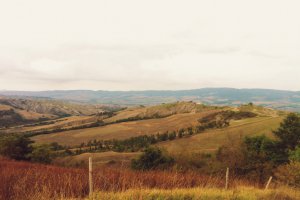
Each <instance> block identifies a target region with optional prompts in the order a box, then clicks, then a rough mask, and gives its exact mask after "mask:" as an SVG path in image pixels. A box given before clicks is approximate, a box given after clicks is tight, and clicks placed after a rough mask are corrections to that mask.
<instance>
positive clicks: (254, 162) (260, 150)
mask: <svg viewBox="0 0 300 200" xmlns="http://www.w3.org/2000/svg"><path fill="white" fill-rule="evenodd" d="M244 144H245V151H244V154H245V162H246V165H245V166H244V169H245V171H246V172H247V173H253V175H254V176H257V177H258V178H259V180H260V182H263V181H264V180H265V178H266V177H267V176H269V175H270V172H271V169H273V168H274V166H276V165H275V163H276V161H277V157H276V151H275V149H276V143H274V141H272V140H271V139H269V138H268V137H266V136H264V135H262V136H256V137H251V138H250V137H246V138H245V140H244Z"/></svg>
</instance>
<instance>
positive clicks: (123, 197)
mask: <svg viewBox="0 0 300 200" xmlns="http://www.w3.org/2000/svg"><path fill="white" fill-rule="evenodd" d="M90 199H105V200H140V199H143V200H154V199H160V200H217V199H219V200H221V199H222V200H298V199H300V191H297V190H292V189H290V188H278V189H276V190H267V191H265V190H259V189H256V188H253V187H238V188H235V189H232V190H222V189H216V188H210V189H209V188H193V189H175V190H157V189H151V190H149V189H146V190H128V191H125V192H118V193H112V192H110V193H107V192H106V193H105V192H99V193H97V194H95V195H94V196H93V197H92V198H90Z"/></svg>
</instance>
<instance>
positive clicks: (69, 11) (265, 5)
mask: <svg viewBox="0 0 300 200" xmlns="http://www.w3.org/2000/svg"><path fill="white" fill-rule="evenodd" d="M299 9H300V1H299V0H194V1H193V0H69V1H68V0H26V1H25V0H20V1H16V0H7V1H6V0H0V90H1V89H6V90H52V89H93V90H148V89H193V88H203V87H234V88H272V89H285V90H300V12H299Z"/></svg>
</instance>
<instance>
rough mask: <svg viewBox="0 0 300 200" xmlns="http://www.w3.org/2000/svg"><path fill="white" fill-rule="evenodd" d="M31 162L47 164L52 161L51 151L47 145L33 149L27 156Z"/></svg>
mask: <svg viewBox="0 0 300 200" xmlns="http://www.w3.org/2000/svg"><path fill="white" fill-rule="evenodd" d="M29 156H30V159H31V161H33V162H39V163H46V164H49V163H51V161H52V149H51V146H49V145H39V146H36V147H34V148H33V151H32V153H31V154H30V155H29Z"/></svg>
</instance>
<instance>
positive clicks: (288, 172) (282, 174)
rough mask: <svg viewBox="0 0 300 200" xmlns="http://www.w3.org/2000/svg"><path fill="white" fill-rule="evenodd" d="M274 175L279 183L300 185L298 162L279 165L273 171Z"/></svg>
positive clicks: (299, 163)
mask: <svg viewBox="0 0 300 200" xmlns="http://www.w3.org/2000/svg"><path fill="white" fill-rule="evenodd" d="M275 177H276V179H277V180H278V182H280V183H283V184H287V185H289V186H293V187H300V162H291V163H289V164H286V165H282V166H279V167H278V168H277V169H276V171H275Z"/></svg>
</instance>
